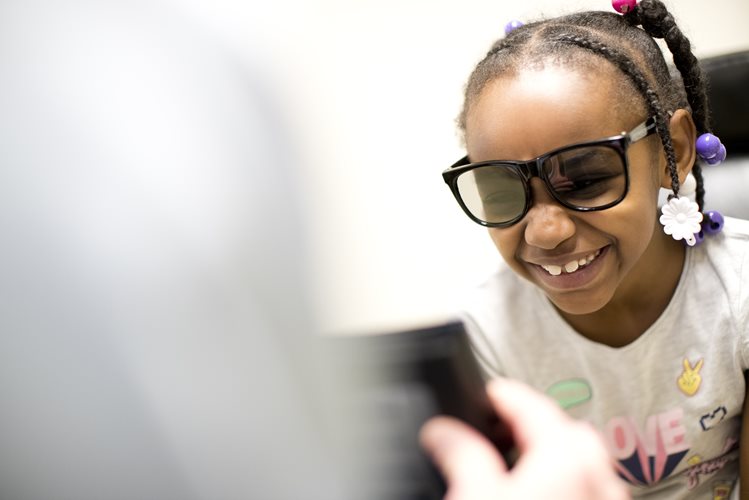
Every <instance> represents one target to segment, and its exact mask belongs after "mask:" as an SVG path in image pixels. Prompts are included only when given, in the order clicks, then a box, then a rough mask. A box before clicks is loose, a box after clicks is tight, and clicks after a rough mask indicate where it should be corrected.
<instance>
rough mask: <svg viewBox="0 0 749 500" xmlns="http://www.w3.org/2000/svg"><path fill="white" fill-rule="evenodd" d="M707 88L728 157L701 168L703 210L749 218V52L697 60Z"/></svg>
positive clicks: (715, 122)
mask: <svg viewBox="0 0 749 500" xmlns="http://www.w3.org/2000/svg"><path fill="white" fill-rule="evenodd" d="M700 64H701V65H702V69H703V70H704V72H705V76H706V77H707V80H708V83H709V86H708V97H709V98H710V104H711V108H712V126H713V131H714V133H715V135H717V136H718V137H719V138H720V140H721V142H722V143H723V144H724V145H725V146H726V150H727V151H728V156H727V159H726V161H725V162H723V163H721V164H720V165H716V166H710V165H704V166H703V168H702V175H703V176H704V179H705V192H706V194H705V208H706V210H718V211H720V212H721V213H722V214H723V215H728V216H732V217H738V218H741V219H749V197H747V196H746V188H745V186H747V185H749V92H747V90H749V50H747V51H742V52H734V53H731V54H724V55H719V56H715V57H709V58H705V59H702V60H701V61H700Z"/></svg>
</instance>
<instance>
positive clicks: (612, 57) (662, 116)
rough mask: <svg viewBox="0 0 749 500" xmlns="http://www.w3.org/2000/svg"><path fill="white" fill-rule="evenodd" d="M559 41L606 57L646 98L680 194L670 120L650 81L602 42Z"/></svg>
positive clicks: (574, 38) (567, 37)
mask: <svg viewBox="0 0 749 500" xmlns="http://www.w3.org/2000/svg"><path fill="white" fill-rule="evenodd" d="M555 39H556V40H557V41H560V42H564V43H571V44H574V45H577V46H578V47H581V48H583V49H585V50H589V51H591V52H593V53H595V54H598V55H599V56H602V57H604V58H605V59H606V60H608V61H610V62H612V63H613V64H614V65H616V66H617V67H618V68H619V69H620V70H621V71H622V72H623V73H624V74H625V75H627V77H628V78H629V79H630V80H631V81H632V83H633V84H634V85H635V88H637V90H638V91H639V92H640V93H641V94H642V95H643V96H644V97H645V101H646V104H647V107H648V110H649V111H650V113H651V115H653V116H654V117H655V125H656V129H657V130H658V136H659V137H660V138H661V143H662V144H663V151H664V152H665V154H666V160H667V161H668V167H669V170H670V172H671V188H672V189H673V191H674V195H678V193H679V175H678V171H677V168H676V153H675V152H674V146H673V142H672V141H671V133H670V130H669V118H668V114H667V113H666V111H665V110H664V109H663V106H662V105H661V101H660V99H659V98H658V94H657V93H656V92H655V91H654V90H653V89H652V88H651V87H650V84H649V83H648V80H647V79H646V78H645V76H644V75H643V74H642V72H641V71H640V70H639V69H638V68H637V66H636V65H635V64H634V63H633V62H632V60H631V59H630V58H628V57H627V56H625V55H624V54H622V53H621V52H619V51H617V50H615V49H612V48H611V47H608V46H606V45H605V44H603V43H601V42H597V41H594V40H589V39H587V38H585V37H582V36H579V35H568V34H562V35H559V36H557V37H556V38H555Z"/></svg>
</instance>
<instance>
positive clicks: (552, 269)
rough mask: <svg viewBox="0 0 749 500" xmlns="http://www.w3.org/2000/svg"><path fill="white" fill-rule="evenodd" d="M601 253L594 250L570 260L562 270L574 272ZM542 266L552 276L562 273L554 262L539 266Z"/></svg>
mask: <svg viewBox="0 0 749 500" xmlns="http://www.w3.org/2000/svg"><path fill="white" fill-rule="evenodd" d="M600 254H601V251H600V250H596V251H595V252H593V253H592V254H590V255H587V256H585V257H583V258H581V259H579V260H572V261H570V262H568V263H566V264H565V265H564V272H565V273H568V274H569V273H574V272H575V271H577V270H578V269H580V268H581V267H584V266H587V265H588V264H590V263H591V262H593V261H594V260H595V259H596V257H598V256H599V255H600ZM541 267H543V268H544V269H545V270H546V272H547V273H549V274H551V275H552V276H559V275H560V274H562V266H557V265H554V264H551V265H548V266H541Z"/></svg>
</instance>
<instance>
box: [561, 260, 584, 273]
mask: <svg viewBox="0 0 749 500" xmlns="http://www.w3.org/2000/svg"><path fill="white" fill-rule="evenodd" d="M578 267H580V264H578V263H577V261H576V260H573V261H572V262H568V263H566V264H565V265H564V270H565V271H567V272H568V273H574V272H575V271H577V268H578Z"/></svg>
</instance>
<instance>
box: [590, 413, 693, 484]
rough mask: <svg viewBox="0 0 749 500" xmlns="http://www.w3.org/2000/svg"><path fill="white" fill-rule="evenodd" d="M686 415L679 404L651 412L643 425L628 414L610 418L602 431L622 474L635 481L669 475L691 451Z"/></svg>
mask: <svg viewBox="0 0 749 500" xmlns="http://www.w3.org/2000/svg"><path fill="white" fill-rule="evenodd" d="M683 418H684V411H683V410H682V409H681V408H679V407H677V408H673V409H671V410H667V411H664V412H662V413H658V414H655V415H650V416H649V417H648V418H647V419H646V420H645V425H644V427H641V426H640V425H638V422H635V421H634V419H633V418H632V417H628V416H622V417H614V418H612V419H611V420H609V421H608V423H607V424H606V426H605V428H604V432H603V434H604V438H605V439H606V444H607V445H608V448H609V451H610V452H611V454H612V455H613V456H614V458H616V460H617V462H618V463H617V464H616V466H617V467H616V468H617V471H618V472H619V475H620V476H621V477H622V478H624V480H626V481H628V482H630V483H632V484H635V485H649V484H654V483H657V482H658V481H661V480H663V479H665V478H666V477H668V476H669V475H670V474H671V473H672V472H673V471H674V469H675V468H676V466H677V465H678V464H679V462H681V459H682V458H684V456H685V455H686V454H687V452H688V451H689V446H690V445H689V443H688V442H687V436H686V429H685V428H684V425H683V424H682V419H683Z"/></svg>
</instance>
